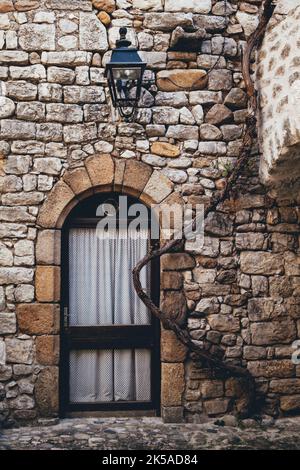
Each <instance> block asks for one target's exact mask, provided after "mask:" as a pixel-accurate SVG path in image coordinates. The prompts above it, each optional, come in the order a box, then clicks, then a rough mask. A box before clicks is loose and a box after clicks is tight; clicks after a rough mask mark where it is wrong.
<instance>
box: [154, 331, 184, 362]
mask: <svg viewBox="0 0 300 470" xmlns="http://www.w3.org/2000/svg"><path fill="white" fill-rule="evenodd" d="M160 344H161V360H162V361H163V362H183V361H184V360H185V358H186V355H187V348H186V346H185V345H184V344H182V343H181V341H179V339H178V338H177V337H176V335H175V333H174V332H173V331H171V330H165V329H162V331H161V342H160Z"/></svg>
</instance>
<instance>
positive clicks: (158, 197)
mask: <svg viewBox="0 0 300 470" xmlns="http://www.w3.org/2000/svg"><path fill="white" fill-rule="evenodd" d="M172 191H173V183H172V182H171V181H170V180H169V179H168V178H167V177H166V176H164V175H163V174H161V173H160V172H159V171H157V170H155V171H153V173H152V175H151V177H150V179H149V181H148V183H147V184H146V186H145V188H144V190H143V192H142V194H141V197H140V198H141V200H142V201H143V202H145V203H146V204H147V203H150V204H151V203H160V202H162V201H163V200H164V199H165V198H166V197H167V196H169V194H171V192H172Z"/></svg>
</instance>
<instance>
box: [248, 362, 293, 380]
mask: <svg viewBox="0 0 300 470" xmlns="http://www.w3.org/2000/svg"><path fill="white" fill-rule="evenodd" d="M247 367H248V369H249V372H250V374H251V375H253V376H254V377H266V378H273V377H274V378H275V377H278V378H281V377H291V376H292V375H293V373H294V368H295V366H294V364H293V363H292V361H291V360H290V359H283V360H268V361H251V362H249V363H248V366H247Z"/></svg>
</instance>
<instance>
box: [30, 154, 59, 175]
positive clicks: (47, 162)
mask: <svg viewBox="0 0 300 470" xmlns="http://www.w3.org/2000/svg"><path fill="white" fill-rule="evenodd" d="M61 167H62V164H61V160H60V159H59V158H51V157H43V158H36V159H35V160H34V170H36V171H38V172H39V173H45V174H47V175H58V174H59V172H60V170H61Z"/></svg>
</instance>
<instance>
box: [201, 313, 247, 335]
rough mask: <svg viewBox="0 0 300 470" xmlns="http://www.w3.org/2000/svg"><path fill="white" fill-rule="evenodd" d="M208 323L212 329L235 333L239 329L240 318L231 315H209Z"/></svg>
mask: <svg viewBox="0 0 300 470" xmlns="http://www.w3.org/2000/svg"><path fill="white" fill-rule="evenodd" d="M207 318H208V321H209V324H210V326H211V328H212V329H213V330H217V331H224V332H226V333H235V332H237V331H239V329H240V320H239V318H237V317H234V316H232V315H221V314H216V315H209V316H208V317H207Z"/></svg>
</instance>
